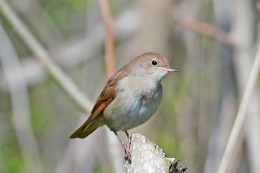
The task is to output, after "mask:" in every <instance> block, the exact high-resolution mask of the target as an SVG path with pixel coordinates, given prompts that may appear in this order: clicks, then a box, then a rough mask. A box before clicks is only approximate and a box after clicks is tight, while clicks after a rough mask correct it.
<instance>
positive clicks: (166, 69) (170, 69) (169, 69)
mask: <svg viewBox="0 0 260 173" xmlns="http://www.w3.org/2000/svg"><path fill="white" fill-rule="evenodd" d="M157 68H159V69H161V70H165V71H168V72H177V71H178V70H175V69H173V68H166V67H157Z"/></svg>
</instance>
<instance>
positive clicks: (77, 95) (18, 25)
mask: <svg viewBox="0 0 260 173" xmlns="http://www.w3.org/2000/svg"><path fill="white" fill-rule="evenodd" d="M0 12H1V13H2V14H3V16H4V17H5V18H6V19H7V20H8V22H9V23H10V24H11V25H12V28H13V29H14V30H15V31H16V33H17V34H18V35H19V36H20V37H21V38H22V39H23V41H24V42H25V43H26V44H27V46H28V48H29V49H30V50H31V51H32V52H33V53H34V54H35V55H36V57H37V58H38V59H39V61H40V62H41V63H42V65H43V66H44V67H45V69H46V70H47V72H48V73H49V74H50V75H51V76H52V77H53V78H54V79H55V80H56V81H57V82H58V84H60V86H61V87H62V88H63V89H64V90H65V91H66V93H67V94H68V95H69V96H70V97H71V98H72V99H73V100H74V101H75V102H76V103H77V105H78V106H79V107H80V108H82V109H83V110H84V111H90V110H91V108H92V103H91V101H90V100H89V99H88V98H86V97H85V96H84V94H83V93H82V92H81V91H80V90H79V89H78V87H77V86H76V85H75V84H74V83H73V82H72V81H71V80H70V79H69V78H68V77H67V76H66V75H65V73H64V72H63V71H62V70H61V69H60V68H59V67H58V66H57V65H56V64H55V63H54V62H53V61H52V58H51V56H50V55H49V53H48V52H47V51H46V49H45V48H44V47H43V46H42V45H41V44H40V43H39V42H38V41H37V40H36V39H35V38H34V36H33V35H32V34H31V32H30V31H29V30H28V29H27V28H26V26H25V25H24V24H23V23H22V21H21V20H20V19H19V18H18V17H17V15H16V14H15V13H14V12H13V10H12V9H11V8H10V7H9V5H8V4H7V3H6V2H5V0H0Z"/></svg>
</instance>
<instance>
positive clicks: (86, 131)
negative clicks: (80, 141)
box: [70, 116, 105, 138]
mask: <svg viewBox="0 0 260 173" xmlns="http://www.w3.org/2000/svg"><path fill="white" fill-rule="evenodd" d="M103 125H105V122H104V119H103V117H102V116H99V118H95V119H94V120H87V121H85V122H84V123H83V124H82V125H81V126H80V127H79V128H78V129H77V130H76V131H75V132H74V133H72V135H71V136H70V138H85V137H87V136H88V135H90V134H91V133H92V132H93V131H95V130H96V129H97V128H98V127H100V126H103Z"/></svg>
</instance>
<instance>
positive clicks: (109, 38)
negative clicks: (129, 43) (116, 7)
mask: <svg viewBox="0 0 260 173" xmlns="http://www.w3.org/2000/svg"><path fill="white" fill-rule="evenodd" d="M99 5H100V9H101V13H102V17H103V21H104V27H105V33H106V40H105V42H106V43H105V48H106V50H105V59H106V69H107V75H108V77H110V76H112V75H113V74H114V72H115V55H114V34H113V28H112V21H111V17H110V11H109V5H108V1H107V0H99Z"/></svg>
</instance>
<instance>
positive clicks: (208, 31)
mask: <svg viewBox="0 0 260 173" xmlns="http://www.w3.org/2000/svg"><path fill="white" fill-rule="evenodd" d="M171 16H172V19H173V20H174V21H175V22H177V23H178V24H180V25H181V26H183V27H185V28H188V29H191V30H192V31H195V32H197V33H199V34H201V35H205V36H208V37H211V38H213V39H215V40H216V41H218V42H220V43H222V44H224V45H226V46H229V47H232V48H234V49H239V47H240V46H239V45H238V44H237V43H236V42H235V41H234V40H233V39H232V38H231V37H230V36H229V35H228V34H227V33H225V32H223V31H221V30H220V29H218V28H216V27H214V26H211V25H209V24H207V23H204V22H201V21H198V20H195V19H188V18H186V17H183V16H181V15H180V14H179V13H178V12H176V10H175V9H173V10H172V11H171Z"/></svg>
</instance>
